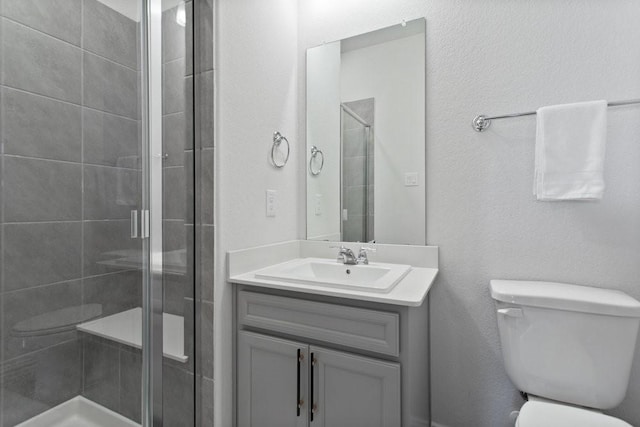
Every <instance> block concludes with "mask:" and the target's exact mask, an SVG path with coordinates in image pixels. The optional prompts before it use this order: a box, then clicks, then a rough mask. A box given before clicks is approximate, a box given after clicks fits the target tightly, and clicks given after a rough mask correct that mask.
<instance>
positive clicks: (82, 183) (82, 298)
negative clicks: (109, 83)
mask: <svg viewBox="0 0 640 427" xmlns="http://www.w3.org/2000/svg"><path fill="white" fill-rule="evenodd" d="M84 7H85V1H84V0H81V1H80V47H81V48H82V49H83V50H82V52H83V53H82V59H81V61H80V103H81V104H83V105H84V30H85V28H84ZM80 162H81V163H80V164H81V173H80V175H81V176H80V218H81V220H82V221H83V222H84V219H85V218H84V214H85V212H84V204H85V192H84V186H85V180H84V172H85V164H84V112H81V113H80ZM84 255H85V254H84V224H83V225H82V226H81V227H80V277H81V279H82V281H81V282H80V304H84V301H85V294H84V280H85V277H84V270H85V267H84V262H85V256H84ZM82 356H83V361H84V346H83V347H82ZM80 377H81V378H82V382H83V384H84V365H83V369H82V371H81V372H80ZM83 390H84V389H83Z"/></svg>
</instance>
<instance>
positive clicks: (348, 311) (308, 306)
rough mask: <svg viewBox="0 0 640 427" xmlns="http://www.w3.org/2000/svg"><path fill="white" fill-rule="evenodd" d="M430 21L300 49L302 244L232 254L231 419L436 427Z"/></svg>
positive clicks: (268, 426) (309, 426)
mask: <svg viewBox="0 0 640 427" xmlns="http://www.w3.org/2000/svg"><path fill="white" fill-rule="evenodd" d="M425 28H426V23H425V20H424V19H423V18H419V19H415V20H410V21H402V22H401V23H398V24H397V25H394V26H391V27H387V28H381V29H374V30H373V31H371V32H368V33H364V34H358V35H353V36H350V37H347V38H344V39H341V40H336V41H333V42H327V43H322V44H321V45H319V46H316V47H311V48H309V49H307V51H306V67H305V72H306V93H305V96H306V98H305V101H306V138H305V143H306V153H307V156H306V163H305V165H304V167H305V169H306V172H307V173H306V190H307V191H306V229H307V230H306V231H307V233H306V238H307V240H296V241H290V242H284V243H278V244H272V245H268V246H262V247H256V248H251V249H246V250H239V251H232V252H228V253H227V264H228V265H227V281H228V282H229V283H231V284H232V289H233V308H234V314H233V319H234V325H233V334H234V352H235V353H234V361H235V369H234V375H235V381H234V384H235V424H234V425H237V426H239V427H249V426H251V427H313V426H318V427H374V426H379V427H401V426H402V427H429V426H430V425H431V412H430V392H429V377H430V372H429V304H428V301H429V297H428V294H429V289H430V287H431V285H432V284H433V281H434V279H435V277H436V275H437V273H438V248H436V247H430V246H424V245H425V242H426V230H425V228H426V180H425V176H426V161H425V158H426V145H425V58H426V42H425V34H426V32H425ZM275 166H277V167H279V165H275ZM359 242H368V243H359Z"/></svg>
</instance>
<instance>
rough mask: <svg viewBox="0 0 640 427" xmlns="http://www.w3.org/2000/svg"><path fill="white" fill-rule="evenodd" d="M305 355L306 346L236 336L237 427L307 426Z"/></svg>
mask: <svg viewBox="0 0 640 427" xmlns="http://www.w3.org/2000/svg"><path fill="white" fill-rule="evenodd" d="M307 351H308V346H307V345H306V344H301V343H297V342H294V341H288V340H283V339H280V338H274V337H270V336H267V335H261V334H256V333H252V332H244V331H243V332H240V333H238V353H237V360H238V362H237V369H238V386H237V387H238V401H237V405H238V415H237V417H238V418H237V420H238V426H239V427H249V426H252V427H306V426H308V411H307V410H306V408H305V407H306V405H305V404H304V400H306V399H305V397H306V395H307V387H308V386H307V384H308V383H307V378H308V374H307V372H308V370H307V369H305V366H306V361H307V359H308V357H307V354H308V353H307ZM298 400H300V401H301V405H300V408H299V409H298V407H297V406H298V405H296V402H298Z"/></svg>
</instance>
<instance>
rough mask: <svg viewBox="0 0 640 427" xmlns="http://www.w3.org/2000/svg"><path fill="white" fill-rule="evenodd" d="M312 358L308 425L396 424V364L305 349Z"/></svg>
mask: <svg viewBox="0 0 640 427" xmlns="http://www.w3.org/2000/svg"><path fill="white" fill-rule="evenodd" d="M309 352H310V357H311V358H312V369H311V371H312V372H311V375H313V380H312V383H313V391H312V393H313V402H312V404H313V405H314V408H315V410H314V414H313V420H312V421H311V424H310V425H311V426H312V427H399V426H400V365H399V364H397V363H389V362H384V361H381V360H376V359H370V358H366V357H360V356H354V355H351V354H347V353H343V352H339V351H333V350H326V349H323V348H319V347H313V346H312V347H311V348H310V349H309Z"/></svg>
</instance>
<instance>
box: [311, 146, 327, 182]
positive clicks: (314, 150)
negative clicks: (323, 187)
mask: <svg viewBox="0 0 640 427" xmlns="http://www.w3.org/2000/svg"><path fill="white" fill-rule="evenodd" d="M318 155H320V167H319V168H318V169H316V170H313V161H314V160H315V159H316V157H317V156H318ZM323 166H324V153H323V152H322V150H319V149H318V147H316V146H315V145H312V146H311V158H310V159H309V172H311V175H313V176H318V175H320V172H321V171H322V167H323Z"/></svg>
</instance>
